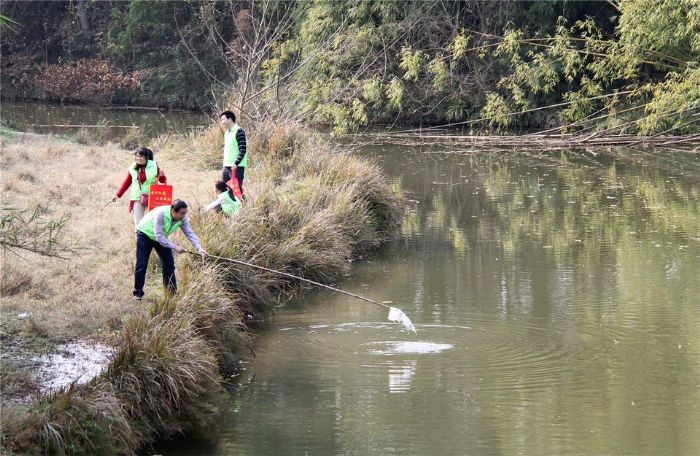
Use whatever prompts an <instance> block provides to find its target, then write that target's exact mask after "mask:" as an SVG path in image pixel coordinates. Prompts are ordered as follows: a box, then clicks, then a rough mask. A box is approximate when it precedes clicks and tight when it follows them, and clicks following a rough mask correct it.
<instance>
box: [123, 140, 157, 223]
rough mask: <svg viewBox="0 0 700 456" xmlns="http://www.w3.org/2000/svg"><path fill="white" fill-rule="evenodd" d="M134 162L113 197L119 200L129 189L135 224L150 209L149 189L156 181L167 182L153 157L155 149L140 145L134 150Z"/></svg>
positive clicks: (130, 206)
mask: <svg viewBox="0 0 700 456" xmlns="http://www.w3.org/2000/svg"><path fill="white" fill-rule="evenodd" d="M134 158H135V161H134V164H133V165H132V166H130V167H129V170H128V173H127V175H126V177H125V178H124V182H122V185H121V187H119V190H117V193H116V194H115V195H114V198H112V202H115V201H117V200H118V199H119V198H121V197H122V195H123V194H124V193H125V192H126V191H127V190H129V212H131V213H132V215H133V216H134V226H136V225H138V223H139V222H140V221H141V219H142V218H143V214H145V213H146V211H148V189H149V188H151V184H154V183H155V182H156V179H157V180H158V182H160V183H165V181H166V178H165V173H163V170H161V169H160V168H159V167H158V164H157V163H156V161H155V160H154V159H153V151H152V150H151V149H149V148H147V147H139V148H138V149H136V152H134Z"/></svg>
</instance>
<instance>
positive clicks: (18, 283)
mask: <svg viewBox="0 0 700 456" xmlns="http://www.w3.org/2000/svg"><path fill="white" fill-rule="evenodd" d="M4 263H5V262H4V261H3V262H2V264H1V266H2V270H3V272H2V276H1V277H0V296H14V295H16V294H18V293H21V292H22V291H25V290H28V289H30V288H31V287H32V276H31V274H29V272H27V271H20V270H18V269H17V268H14V267H11V266H9V265H5V264H4Z"/></svg>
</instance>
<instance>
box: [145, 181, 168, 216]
mask: <svg viewBox="0 0 700 456" xmlns="http://www.w3.org/2000/svg"><path fill="white" fill-rule="evenodd" d="M172 202H173V186H172V185H168V184H151V188H150V189H149V190H148V210H149V211H150V210H151V209H153V208H154V207H158V206H168V205H170V204H172Z"/></svg>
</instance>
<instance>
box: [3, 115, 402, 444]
mask: <svg viewBox="0 0 700 456" xmlns="http://www.w3.org/2000/svg"><path fill="white" fill-rule="evenodd" d="M2 141H3V149H5V152H4V154H3V163H2V166H3V179H2V186H3V197H2V198H3V207H19V208H31V207H34V206H36V205H41V206H45V207H48V208H49V209H50V211H51V214H52V215H56V216H58V215H70V220H69V223H68V225H67V227H66V230H67V232H66V235H67V236H68V237H69V238H71V239H78V240H79V245H80V246H82V247H83V250H82V253H81V254H80V255H79V256H77V257H74V258H72V259H71V260H70V261H62V260H56V259H51V258H45V257H39V256H35V255H33V254H27V255H23V257H24V259H20V258H17V257H13V256H11V255H7V254H6V255H5V258H3V262H4V270H6V271H7V275H8V280H6V281H5V282H3V283H7V284H14V285H13V286H12V287H9V286H8V287H5V286H3V289H2V297H1V299H2V309H1V312H2V323H1V325H2V327H1V330H2V343H3V352H4V353H5V355H7V356H5V360H4V362H3V371H2V375H3V380H4V381H3V384H4V385H5V386H4V387H3V390H4V391H3V401H4V404H5V406H4V407H3V415H4V416H3V421H4V425H3V444H4V446H5V447H6V449H8V450H10V451H16V452H18V453H28V454H31V453H43V452H48V453H58V454H61V453H67V454H97V453H99V454H110V453H133V452H135V451H136V450H137V449H138V448H139V447H141V446H142V445H144V444H146V443H148V442H151V441H153V440H155V439H159V438H166V437H167V436H168V435H171V434H173V433H175V432H182V431H186V430H191V429H201V430H206V429H210V428H211V427H212V426H211V424H212V420H213V419H214V418H215V417H216V416H217V408H216V404H217V398H218V397H219V396H218V395H219V394H221V388H220V384H221V381H222V377H223V376H222V374H228V373H231V372H233V371H235V368H236V365H237V361H238V359H239V357H240V356H241V353H242V352H244V351H246V349H247V344H248V340H249V337H250V334H249V331H248V330H247V329H246V326H245V324H244V322H245V321H246V320H249V319H252V320H257V319H258V318H264V316H265V315H266V313H268V312H269V310H270V309H271V307H272V306H273V305H275V304H277V303H278V302H279V301H280V299H283V298H284V297H286V296H288V295H289V294H290V293H293V292H294V291H295V290H296V289H297V287H298V284H297V283H294V282H293V281H290V280H289V279H285V278H283V277H279V276H274V275H271V274H269V273H265V272H259V271H255V270H246V269H241V268H237V267H236V268H233V267H230V265H227V264H215V263H213V262H210V261H203V260H202V259H200V258H198V257H197V258H195V257H187V256H180V257H179V258H178V259H177V268H178V269H177V273H178V279H179V285H180V289H179V291H178V294H177V295H176V296H175V297H174V298H172V299H167V298H165V297H164V296H163V293H162V290H161V286H160V285H159V281H160V278H159V273H158V272H157V271H153V270H151V271H150V272H149V276H148V280H149V281H148V283H147V287H146V293H147V295H148V296H147V299H146V300H145V301H144V302H143V303H134V302H133V301H132V300H131V296H130V291H131V282H132V274H133V272H132V271H133V263H134V245H133V235H132V223H131V220H130V216H129V214H127V212H126V209H125V206H126V204H127V202H126V201H125V200H120V201H119V203H118V204H110V205H108V206H107V207H106V208H105V209H104V211H102V207H103V206H104V205H105V203H106V202H107V201H109V199H110V198H111V196H112V195H113V192H114V190H115V189H116V187H118V185H119V183H120V182H121V180H122V179H123V177H124V174H125V170H126V167H127V166H128V164H129V163H130V162H131V159H132V157H131V155H130V153H128V151H124V150H120V149H119V148H117V147H116V146H104V147H98V146H80V145H77V144H73V143H69V142H67V141H64V140H61V139H57V138H53V137H45V136H35V135H19V134H3V136H2ZM220 141H221V138H220V133H219V132H218V129H217V128H213V129H212V130H210V131H208V132H205V133H204V134H200V135H196V136H195V135H192V136H189V137H180V138H162V139H160V140H159V141H156V142H155V143H154V144H153V149H154V150H155V152H156V159H157V160H158V162H159V164H160V165H161V167H162V168H163V169H164V170H165V172H166V173H167V175H168V180H169V182H170V183H172V184H173V185H174V186H175V196H176V197H180V198H183V199H185V200H186V201H188V202H189V203H190V205H191V215H192V222H193V226H194V229H195V231H196V232H197V233H198V234H199V235H200V238H201V239H202V241H203V244H204V246H205V248H206V249H207V250H208V251H209V252H210V253H211V254H214V255H218V256H224V257H231V258H235V259H240V260H244V261H251V262H254V263H256V264H259V265H262V266H266V267H268V268H273V269H280V270H283V271H285V272H288V273H292V274H296V275H300V276H303V277H306V278H309V279H313V280H319V281H325V282H332V281H333V280H335V279H337V278H338V277H340V276H341V275H343V274H346V273H348V271H349V267H350V260H351V259H352V257H353V255H355V254H357V253H359V252H361V251H363V250H366V249H370V248H373V247H375V246H377V245H378V244H379V243H380V242H381V241H382V240H384V239H386V237H387V236H390V235H391V233H392V232H393V230H394V229H395V228H396V225H397V222H398V220H399V214H400V201H399V199H398V197H397V196H396V195H395V194H394V192H393V191H392V190H391V189H390V187H389V186H388V185H387V184H386V183H385V182H384V180H383V176H382V174H381V172H380V170H379V168H378V167H377V166H375V165H373V164H369V163H367V162H366V161H363V160H360V159H358V158H356V157H353V156H350V155H347V154H343V153H342V152H340V151H332V150H330V147H329V146H328V145H327V144H325V143H323V142H322V141H320V140H319V139H318V138H317V137H314V136H313V135H311V134H309V133H308V132H305V131H303V130H302V129H301V128H300V127H298V126H297V125H294V124H283V125H277V126H272V125H268V126H265V127H262V126H259V127H258V129H257V131H250V132H249V143H250V145H249V147H250V150H251V151H252V163H254V165H253V167H252V168H251V169H250V170H249V171H248V173H247V174H246V182H245V184H246V186H245V187H246V192H247V194H248V206H247V207H246V208H245V209H244V210H243V211H242V212H241V213H240V215H239V216H237V217H236V218H234V219H232V220H226V219H222V218H221V217H220V216H218V215H216V214H200V213H199V212H198V211H197V209H198V208H199V207H201V206H203V205H204V204H206V203H207V202H208V201H209V200H210V199H211V198H213V196H214V195H213V182H214V180H215V179H216V178H217V176H218V171H217V170H216V169H215V168H214V167H215V166H216V164H217V163H218V161H219V154H220V150H221V147H220ZM176 236H180V234H178V235H176ZM185 242H186V241H185ZM25 314H26V316H25V317H23V318H18V315H25ZM86 339H89V340H98V341H100V342H102V343H107V344H109V345H111V346H113V347H114V354H113V355H112V356H111V359H110V363H109V366H108V368H107V369H106V370H105V371H104V372H103V373H102V374H101V375H100V376H99V377H97V378H95V379H93V380H92V381H90V382H89V383H87V384H84V385H73V386H70V387H69V388H67V389H64V390H61V391H59V392H57V393H54V394H51V395H48V396H40V397H39V398H38V400H36V401H33V402H31V403H30V404H28V405H19V406H12V407H10V406H8V405H11V404H13V403H16V402H17V398H18V397H21V396H22V395H25V394H27V393H29V392H31V391H32V390H33V389H34V390H36V387H37V385H36V384H35V383H34V381H33V380H32V376H31V368H30V367H31V366H30V365H31V363H30V362H28V361H27V360H29V359H31V357H32V356H34V355H35V354H36V353H37V352H41V351H50V350H51V349H52V347H54V346H55V345H56V344H59V343H61V342H65V341H67V340H86ZM7 380H12V385H13V387H12V388H11V389H8V383H7Z"/></svg>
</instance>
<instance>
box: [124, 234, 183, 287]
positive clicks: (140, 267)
mask: <svg viewBox="0 0 700 456" xmlns="http://www.w3.org/2000/svg"><path fill="white" fill-rule="evenodd" d="M153 249H156V253H157V254H158V257H159V258H160V265H161V267H162V268H163V286H164V287H165V289H166V291H167V292H168V293H170V294H171V295H172V294H175V291H177V281H176V280H175V259H174V258H173V251H172V249H169V248H167V247H163V246H162V245H160V244H159V243H157V242H156V241H153V240H151V238H149V237H148V236H146V235H145V234H143V233H142V232H140V231H139V232H138V234H137V235H136V268H135V269H134V296H138V297H143V285H144V284H145V283H146V269H147V268H148V259H149V258H150V257H151V250H153Z"/></svg>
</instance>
